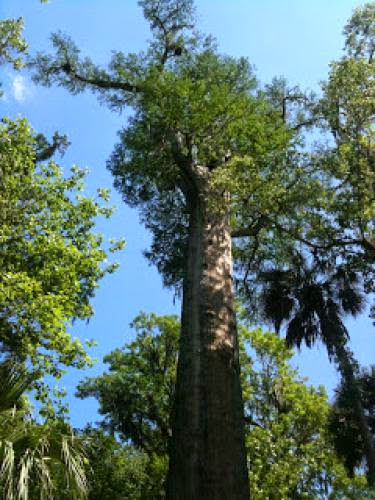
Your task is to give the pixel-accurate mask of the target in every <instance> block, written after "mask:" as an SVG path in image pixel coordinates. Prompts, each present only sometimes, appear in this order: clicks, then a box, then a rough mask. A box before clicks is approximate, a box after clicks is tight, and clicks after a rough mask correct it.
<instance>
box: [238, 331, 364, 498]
mask: <svg viewBox="0 0 375 500" xmlns="http://www.w3.org/2000/svg"><path fill="white" fill-rule="evenodd" d="M241 339H242V346H241V357H242V364H241V369H242V378H243V385H242V386H243V393H244V402H245V416H246V420H247V422H248V432H247V437H246V444H247V448H248V457H249V469H250V484H251V489H252V497H253V498H254V499H259V500H261V499H264V498H269V499H275V500H276V499H278V500H283V499H285V500H286V499H288V498H295V499H299V498H301V499H302V498H353V499H354V498H366V497H362V495H363V494H366V491H367V490H366V479H365V478H364V477H362V476H358V477H355V478H354V479H353V480H352V481H350V480H349V479H348V477H347V476H346V473H345V470H344V467H343V465H342V464H341V463H340V461H339V460H338V458H337V457H336V454H335V451H334V448H333V446H332V445H331V442H330V436H329V435H328V433H327V419H328V415H329V411H330V407H329V405H328V401H327V396H326V394H325V392H324V389H323V388H322V387H320V388H319V389H314V388H313V387H311V386H310V387H309V386H307V385H306V384H305V380H303V379H301V378H300V377H299V376H298V373H297V371H296V370H294V369H292V368H291V367H290V365H289V360H290V358H291V357H292V354H293V353H292V351H291V350H290V349H289V348H287V347H286V345H285V342H284V341H283V339H280V338H278V337H277V336H276V335H275V334H273V333H264V332H262V331H261V330H254V331H249V330H246V329H245V328H242V330H241ZM249 353H250V354H249ZM253 353H254V354H255V355H254V356H253Z"/></svg>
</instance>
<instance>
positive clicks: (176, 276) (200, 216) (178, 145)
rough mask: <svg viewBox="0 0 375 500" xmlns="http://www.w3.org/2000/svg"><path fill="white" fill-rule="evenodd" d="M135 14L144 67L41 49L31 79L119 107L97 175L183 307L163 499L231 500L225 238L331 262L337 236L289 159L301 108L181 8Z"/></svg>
mask: <svg viewBox="0 0 375 500" xmlns="http://www.w3.org/2000/svg"><path fill="white" fill-rule="evenodd" d="M139 4H140V5H141V7H142V8H143V11H144V15H145V18H146V19H147V20H148V21H149V22H150V27H151V31H152V34H153V40H152V41H151V44H150V47H149V50H148V51H146V53H141V54H140V55H139V56H136V55H134V54H129V55H125V54H123V53H121V52H115V54H114V56H113V59H112V61H111V62H110V65H109V69H108V71H106V70H104V69H101V68H98V67H97V66H95V65H94V64H93V63H92V61H91V60H89V59H83V60H82V59H80V55H79V49H78V48H77V47H76V46H75V45H74V43H73V42H72V41H71V40H70V39H69V38H67V37H64V36H61V35H53V37H52V40H53V44H54V45H55V48H56V51H57V52H56V55H55V56H48V55H43V54H40V55H39V56H38V57H37V58H36V60H35V61H34V64H35V65H36V66H37V67H38V72H37V76H36V79H37V81H39V82H41V83H43V84H45V85H51V84H53V83H56V84H58V85H61V86H63V87H65V88H67V89H68V90H69V91H70V92H72V93H79V92H82V91H84V90H85V89H91V90H93V91H94V92H96V93H97V94H98V95H99V98H100V99H101V100H102V101H104V102H106V103H107V104H108V105H109V106H110V108H111V109H114V110H122V109H123V108H124V107H125V106H127V105H130V106H133V109H134V114H133V116H132V118H131V119H130V121H129V125H128V127H127V128H126V129H124V130H123V131H121V132H120V142H119V144H118V146H117V147H116V149H115V151H114V153H113V155H112V157H111V159H110V161H109V168H110V170H111V171H112V173H113V175H114V177H115V184H116V186H117V188H118V189H119V190H120V192H121V193H122V194H123V197H124V200H125V201H126V202H128V203H129V204H131V205H132V206H138V207H140V209H141V214H142V219H143V221H144V222H145V224H146V226H147V227H148V228H149V229H151V231H152V233H153V236H154V240H153V244H152V248H151V252H150V254H149V255H150V257H151V260H152V261H153V262H154V263H155V264H156V265H157V266H158V268H159V270H160V271H161V272H162V273H163V276H164V280H165V283H166V284H168V285H172V286H177V287H180V289H182V294H183V300H182V327H181V338H180V355H179V362H178V369H177V386H176V397H175V405H174V411H173V419H172V428H173V431H172V441H171V446H170V472H169V480H168V496H169V498H184V497H191V498H213V499H214V498H220V499H223V498H231V499H245V498H248V484H247V483H248V479H247V477H248V474H247V468H246V453H245V443H244V426H243V418H242V416H243V405H242V398H241V388H240V373H239V355H238V341H237V330H236V318H235V314H234V305H233V290H232V276H231V275H232V245H231V237H234V236H236V237H239V238H242V239H241V240H240V241H241V242H242V244H243V245H244V246H245V247H246V245H248V244H247V243H246V242H247V241H248V240H249V241H250V246H251V247H253V248H254V249H255V250H257V249H258V246H259V238H262V241H263V244H264V245H268V247H269V246H270V245H272V241H273V240H274V239H275V237H276V236H278V237H279V241H280V242H281V241H282V243H280V246H282V245H284V247H285V249H287V248H288V245H285V243H288V242H294V241H295V240H298V241H300V242H307V243H308V244H310V245H313V246H314V247H317V248H325V247H326V246H329V248H336V247H337V246H340V245H343V244H344V243H343V239H342V237H341V236H342V232H341V233H340V231H336V232H334V228H333V227H331V226H332V224H331V222H332V217H331V216H330V215H328V216H326V217H325V218H324V217H323V216H322V213H323V211H325V213H327V202H326V200H325V191H324V182H325V178H326V177H327V176H325V177H323V176H322V174H321V172H317V170H316V162H314V161H311V158H310V155H308V154H304V153H302V152H301V148H300V145H301V136H300V133H301V131H302V130H303V129H304V127H307V126H310V125H311V123H312V119H313V111H314V106H313V101H310V100H309V99H308V98H307V97H306V96H305V95H304V94H302V93H301V92H300V91H299V90H298V89H288V88H287V87H286V86H285V85H283V83H282V82H277V81H276V82H274V84H273V85H272V86H270V87H269V88H268V89H265V90H264V91H259V90H257V86H256V81H255V79H254V76H253V74H252V72H251V68H250V66H249V64H248V62H247V61H246V60H244V59H239V60H235V59H233V58H230V57H223V56H220V55H219V54H218V53H217V51H216V49H215V46H214V45H213V43H212V41H210V39H204V38H202V37H199V36H198V35H196V34H194V32H193V31H192V28H193V21H192V19H193V13H194V12H193V11H194V9H193V3H192V0H163V1H158V0H142V1H140V2H139ZM322 179H323V180H322ZM321 219H322V224H320V221H321ZM323 222H324V224H323ZM330 224H331V226H330ZM319 228H323V229H324V230H319ZM327 228H328V229H327ZM333 232H334V238H333V239H332V238H331V235H332V233H333ZM275 235H276V236H275ZM327 240H328V242H327ZM349 243H350V244H352V245H354V246H355V245H357V246H358V245H359V246H361V245H362V243H363V242H362V240H359V239H358V238H356V239H355V240H354V239H352V240H350V242H349ZM347 244H348V242H347V241H345V245H347ZM245 249H246V250H247V248H245ZM241 250H242V248H241V247H240V248H239V253H238V254H239V255H241ZM251 253H252V250H251V251H250V255H251ZM243 254H244V255H246V260H249V258H250V257H249V252H248V251H246V252H243ZM260 255H261V254H260ZM250 260H251V259H250Z"/></svg>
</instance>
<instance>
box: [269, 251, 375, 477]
mask: <svg viewBox="0 0 375 500" xmlns="http://www.w3.org/2000/svg"><path fill="white" fill-rule="evenodd" d="M260 281H261V283H262V285H263V289H262V293H261V304H262V312H263V316H264V319H266V320H268V321H271V322H272V323H273V325H274V327H275V330H276V332H277V333H278V334H279V333H280V328H281V325H282V323H283V322H284V323H286V341H287V343H288V344H289V345H291V346H292V345H294V346H297V347H298V348H300V347H301V344H302V343H303V342H304V343H305V344H306V346H307V347H311V346H312V345H313V344H314V343H315V342H316V341H317V339H321V340H322V341H323V343H324V344H325V346H326V348H327V352H328V356H329V358H330V359H333V360H334V361H335V363H336V365H337V367H338V370H339V372H340V374H341V377H342V379H343V381H344V382H345V384H346V385H347V387H349V388H350V391H351V392H352V396H353V399H352V400H353V409H354V411H355V415H356V419H357V423H358V429H359V431H360V435H361V438H362V441H363V446H364V449H365V454H366V460H367V470H368V473H367V476H368V482H369V484H370V485H371V486H374V485H375V448H374V444H373V441H372V437H371V434H370V431H369V425H368V422H367V419H366V417H365V414H364V410H363V406H362V401H361V392H360V390H359V388H358V384H357V380H356V375H357V373H358V371H359V369H358V364H357V362H356V361H355V360H354V357H353V354H352V353H351V351H350V350H349V348H348V346H347V341H348V338H349V333H348V330H347V329H346V327H345V325H344V323H343V317H344V316H345V315H348V314H350V315H352V316H356V315H358V314H359V313H360V312H361V311H362V310H363V307H364V297H363V295H362V293H361V291H360V280H359V277H358V275H357V274H356V273H355V272H354V271H352V270H350V269H348V268H346V267H344V266H338V267H336V268H335V269H332V268H329V267H328V266H327V265H323V264H322V263H319V264H315V265H309V264H308V263H307V262H306V259H305V258H304V257H303V256H301V255H300V254H295V255H294V256H293V259H292V266H291V267H290V268H289V269H270V270H268V271H265V272H263V273H261V275H260Z"/></svg>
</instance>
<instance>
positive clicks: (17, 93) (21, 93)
mask: <svg viewBox="0 0 375 500" xmlns="http://www.w3.org/2000/svg"><path fill="white" fill-rule="evenodd" d="M11 78H12V94H13V97H14V99H15V100H16V101H17V102H19V103H23V102H25V100H26V98H27V97H28V96H29V95H30V94H31V91H30V89H29V87H28V85H27V81H26V79H25V78H24V77H23V76H22V75H12V77H11Z"/></svg>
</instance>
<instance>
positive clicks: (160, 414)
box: [78, 313, 180, 498]
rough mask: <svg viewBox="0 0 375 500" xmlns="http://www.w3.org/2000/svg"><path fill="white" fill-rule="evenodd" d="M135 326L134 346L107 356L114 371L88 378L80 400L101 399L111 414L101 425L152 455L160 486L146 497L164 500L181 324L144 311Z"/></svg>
mask: <svg viewBox="0 0 375 500" xmlns="http://www.w3.org/2000/svg"><path fill="white" fill-rule="evenodd" d="M131 326H132V328H134V329H135V331H136V334H137V336H136V339H135V340H134V342H132V343H130V344H127V345H126V346H125V347H124V348H123V349H116V350H115V351H113V352H112V353H110V354H109V355H107V356H106V357H105V358H104V362H106V363H108V364H109V366H110V370H109V373H106V374H104V375H102V376H101V377H95V378H90V379H85V380H84V381H83V382H81V383H80V384H79V386H78V396H79V397H81V398H85V397H89V396H93V397H95V398H97V399H98V401H99V402H100V410H99V412H100V414H102V415H104V416H105V419H104V420H103V421H102V423H101V427H102V428H103V429H105V430H106V431H109V432H110V433H111V434H116V435H117V436H119V437H120V439H122V440H123V441H124V442H127V440H129V439H130V440H131V442H132V443H133V444H134V445H135V446H136V447H137V449H138V450H141V451H142V452H144V453H145V454H146V456H147V457H148V460H147V461H146V463H145V464H144V466H143V467H144V471H145V473H146V474H147V476H148V477H150V478H152V484H153V485H154V486H153V488H152V495H151V493H150V491H149V493H148V495H147V496H145V497H144V498H162V497H163V496H162V494H161V493H160V491H163V487H164V485H163V482H164V479H165V474H166V468H167V465H168V461H167V459H166V456H167V453H168V446H169V441H170V437H171V425H170V408H171V406H172V405H173V399H174V392H175V380H176V364H177V353H178V336H179V328H180V324H179V321H178V320H177V317H175V316H156V315H155V314H151V315H146V314H144V313H143V314H140V315H139V316H137V318H135V320H134V321H133V322H132V324H131ZM94 470H95V467H94Z"/></svg>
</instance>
